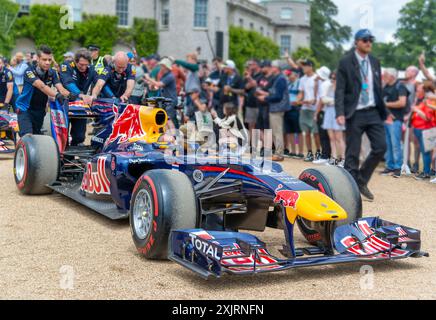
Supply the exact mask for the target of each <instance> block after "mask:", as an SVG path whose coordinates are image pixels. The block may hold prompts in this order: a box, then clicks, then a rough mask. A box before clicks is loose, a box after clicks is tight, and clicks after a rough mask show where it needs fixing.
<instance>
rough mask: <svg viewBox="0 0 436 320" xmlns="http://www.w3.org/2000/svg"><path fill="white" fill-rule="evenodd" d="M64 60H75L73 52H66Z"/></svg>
mask: <svg viewBox="0 0 436 320" xmlns="http://www.w3.org/2000/svg"><path fill="white" fill-rule="evenodd" d="M64 58H74V53H72V52H71V51H68V52H65V53H64Z"/></svg>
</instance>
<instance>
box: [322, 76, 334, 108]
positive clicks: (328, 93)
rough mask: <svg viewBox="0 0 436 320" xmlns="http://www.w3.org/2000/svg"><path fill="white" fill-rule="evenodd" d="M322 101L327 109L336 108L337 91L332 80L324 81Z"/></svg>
mask: <svg viewBox="0 0 436 320" xmlns="http://www.w3.org/2000/svg"><path fill="white" fill-rule="evenodd" d="M320 91H321V93H320V99H321V101H322V103H323V104H324V106H325V107H326V108H331V107H332V108H334V106H335V90H334V87H333V83H332V82H331V81H330V80H327V81H324V82H323V83H322V85H321V90H320Z"/></svg>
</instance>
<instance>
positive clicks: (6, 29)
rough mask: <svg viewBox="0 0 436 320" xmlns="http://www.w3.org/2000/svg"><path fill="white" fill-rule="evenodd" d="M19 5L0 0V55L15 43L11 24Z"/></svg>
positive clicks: (10, 48)
mask: <svg viewBox="0 0 436 320" xmlns="http://www.w3.org/2000/svg"><path fill="white" fill-rule="evenodd" d="M19 8H20V6H19V5H18V4H16V3H14V2H12V1H10V0H0V55H4V54H7V53H9V52H10V51H11V50H12V49H13V47H14V44H15V39H14V37H13V33H12V32H10V31H11V24H12V23H13V21H14V19H15V18H16V16H17V14H18V10H19Z"/></svg>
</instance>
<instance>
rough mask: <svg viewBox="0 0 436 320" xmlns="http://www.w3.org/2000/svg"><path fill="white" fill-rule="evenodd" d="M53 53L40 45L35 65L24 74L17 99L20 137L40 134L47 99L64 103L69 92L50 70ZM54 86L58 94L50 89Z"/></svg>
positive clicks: (53, 71) (55, 73) (54, 72)
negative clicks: (22, 84) (21, 89)
mask: <svg viewBox="0 0 436 320" xmlns="http://www.w3.org/2000/svg"><path fill="white" fill-rule="evenodd" d="M52 62H53V51H52V49H51V48H49V47H48V46H45V45H42V46H41V47H40V48H39V49H38V51H37V62H36V65H32V66H30V67H29V68H28V69H27V70H26V72H25V73H24V86H23V92H22V93H21V95H20V96H19V97H18V99H17V102H16V105H17V114H18V125H19V127H20V136H21V137H23V136H25V135H26V134H41V128H42V125H43V123H44V117H45V114H46V107H47V102H48V98H52V99H57V100H59V101H60V102H62V103H63V102H64V101H65V99H67V97H69V95H70V92H69V91H68V90H66V89H65V88H64V87H63V86H62V84H61V82H60V80H59V77H58V74H57V72H56V71H55V70H54V69H52V68H51V64H52ZM52 86H55V87H56V89H57V90H58V93H57V92H56V91H55V90H54V89H52V88H51V87H52Z"/></svg>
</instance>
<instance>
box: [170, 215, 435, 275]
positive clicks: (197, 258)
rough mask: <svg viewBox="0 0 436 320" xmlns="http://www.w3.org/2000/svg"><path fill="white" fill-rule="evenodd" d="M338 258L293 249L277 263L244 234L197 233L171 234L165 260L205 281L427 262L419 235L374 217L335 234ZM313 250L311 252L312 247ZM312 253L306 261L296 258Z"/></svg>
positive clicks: (411, 230) (256, 242) (197, 231)
mask: <svg viewBox="0 0 436 320" xmlns="http://www.w3.org/2000/svg"><path fill="white" fill-rule="evenodd" d="M333 242H334V248H335V250H336V251H337V254H335V255H332V254H328V253H323V252H321V251H319V250H308V249H303V250H298V249H297V250H295V251H294V252H298V253H299V254H296V256H295V257H293V258H291V259H280V258H277V257H275V256H273V255H272V254H270V252H269V251H268V250H267V247H266V245H265V243H263V242H262V241H260V240H259V239H258V238H257V237H255V236H253V235H250V234H246V233H235V232H219V231H205V230H201V229H196V230H179V231H173V232H172V234H171V238H170V249H169V250H170V251H169V252H170V254H169V259H170V260H172V261H175V262H177V263H179V264H180V265H182V266H184V267H186V268H188V269H190V270H191V271H194V272H195V273H197V274H198V275H200V276H201V277H203V278H205V279H207V278H209V277H211V276H214V277H218V278H219V277H221V276H222V275H223V274H224V273H228V274H235V275H246V274H257V273H266V272H277V271H283V270H287V269H292V268H302V267H311V266H321V265H332V264H342V263H352V262H365V263H368V262H375V261H381V260H398V259H405V258H409V257H413V258H420V257H424V256H426V257H428V256H429V255H428V254H427V253H425V252H421V251H420V249H421V239H420V231H418V230H415V229H413V228H409V227H405V226H401V225H397V224H394V223H391V222H388V221H384V220H381V219H379V218H366V219H361V220H358V221H356V222H354V223H352V224H350V225H345V226H342V227H339V228H337V229H336V231H335V233H334V237H333ZM315 249H316V248H315ZM304 253H306V254H315V255H316V256H311V257H297V256H303V255H304Z"/></svg>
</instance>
